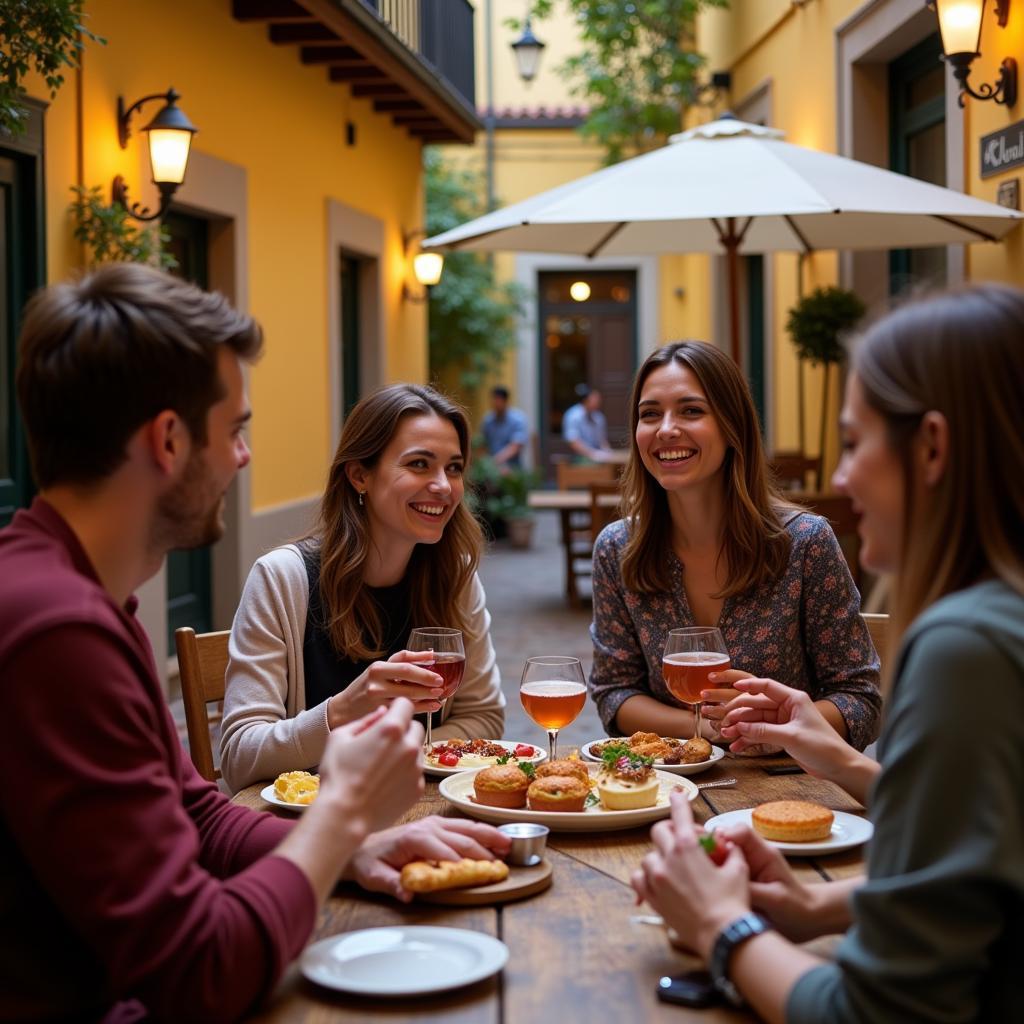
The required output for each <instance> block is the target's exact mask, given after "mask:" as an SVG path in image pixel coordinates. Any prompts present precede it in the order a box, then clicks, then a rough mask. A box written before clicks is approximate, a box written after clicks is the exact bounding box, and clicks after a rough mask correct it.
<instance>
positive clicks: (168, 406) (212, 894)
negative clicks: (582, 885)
mask: <svg viewBox="0 0 1024 1024" xmlns="http://www.w3.org/2000/svg"><path fill="white" fill-rule="evenodd" d="M260 346H261V333H260V330H259V327H258V326H257V325H256V324H255V323H254V322H253V321H252V320H251V319H250V318H249V317H247V316H244V315H242V314H240V313H238V312H236V311H235V310H233V309H232V308H231V307H230V305H229V304H228V303H227V301H226V300H225V299H224V298H223V297H222V296H219V295H210V294H207V293H204V292H202V291H200V290H199V289H197V288H194V287H193V286H191V285H187V284H184V283H183V282H180V281H177V280H175V279H174V278H171V277H169V276H168V275H166V274H162V273H160V272H158V271H155V270H151V269H148V268H144V267H139V266H134V265H130V264H129V265H125V264H116V265H111V266H108V267H104V268H102V269H100V270H98V271H96V272H94V273H92V274H90V275H89V276H87V277H85V278H83V279H82V280H81V281H80V282H78V283H75V284H63V285H57V286H54V287H52V288H50V289H48V290H47V291H45V292H43V293H41V294H40V295H38V296H36V297H35V298H34V299H33V300H32V302H31V303H30V304H29V307H28V309H27V311H26V316H25V322H24V327H23V330H22V336H21V341H20V350H19V367H18V381H17V383H18V396H19V402H20V405H21V409H22V413H23V416H24V419H25V423H26V427H27V433H28V439H29V448H30V454H31V458H32V465H33V472H34V474H35V477H36V481H37V483H38V485H39V488H40V493H39V497H38V498H36V500H35V501H34V502H33V504H32V507H31V508H30V509H28V510H26V511H22V512H19V513H18V514H17V515H16V516H15V518H14V521H13V522H12V524H11V525H10V526H9V527H8V528H7V529H5V530H3V531H0V702H2V704H0V706H2V712H0V1019H3V1020H19V1021H21V1020H25V1021H27V1020H58V1019H59V1020H67V1019H71V1018H74V1019H76V1020H104V1021H119V1022H120V1021H134V1020H141V1019H144V1018H146V1017H150V1018H153V1019H161V1020H174V1021H185V1020H187V1021H205V1020H210V1021H230V1020H233V1019H235V1018H237V1017H239V1016H241V1015H242V1014H244V1013H245V1012H246V1011H247V1010H250V1009H251V1008H253V1007H254V1005H255V1004H256V1003H257V1002H258V1001H259V1000H260V998H261V997H263V996H264V995H265V994H266V993H267V992H268V991H269V990H270V989H271V988H272V987H273V985H274V984H275V982H276V981H277V979H278V978H279V977H280V974H281V972H282V970H283V969H284V967H285V966H286V965H287V963H288V962H289V961H290V960H291V959H292V958H294V957H295V956H296V955H297V954H298V952H299V951H300V950H301V949H302V947H303V945H304V944H305V942H306V940H307V939H308V937H309V935H310V932H311V931H312V928H313V925H314V921H315V917H316V912H317V907H318V906H319V904H320V903H321V902H322V901H323V900H324V899H325V898H326V897H327V895H328V894H329V893H330V891H331V890H332V888H333V887H334V885H335V883H336V882H337V881H338V879H339V878H340V877H343V876H344V877H349V878H353V879H355V880H356V881H358V882H360V883H361V884H363V885H364V886H366V887H367V888H372V889H377V890H381V891H387V892H391V893H393V894H394V895H396V896H398V897H399V898H407V897H408V894H407V893H404V892H403V891H402V889H401V886H400V884H399V881H398V874H397V870H396V869H397V868H398V867H400V866H401V865H402V864H403V863H405V862H406V861H408V860H411V859H414V858H417V857H433V858H457V857H461V856H472V857H490V856H493V852H492V851H498V852H501V851H503V850H504V849H506V848H507V841H506V840H505V839H504V837H503V836H501V835H500V834H499V833H498V832H497V831H496V830H494V829H491V828H490V827H488V826H485V825H480V824H477V823H471V822H458V821H454V820H452V821H442V820H441V819H437V818H434V819H426V820H425V821H423V822H417V823H416V824H415V825H409V826H404V827H398V828H391V829H386V830H385V831H379V830H381V829H383V828H384V826H387V825H389V824H390V823H391V822H392V821H394V820H395V819H396V818H397V817H398V816H399V815H400V814H401V813H402V812H403V811H405V810H406V809H407V808H408V807H409V806H410V805H411V804H412V803H413V802H414V801H415V800H416V798H417V796H418V795H419V793H420V792H421V791H422V786H423V781H422V774H421V770H420V767H419V764H418V757H419V750H420V744H421V730H420V727H419V726H418V725H417V724H415V723H414V722H413V721H412V717H411V705H410V704H409V702H408V701H405V700H396V701H395V702H394V703H393V704H391V706H390V707H389V708H387V709H383V708H382V709H379V710H378V711H377V712H376V713H374V714H372V715H369V716H367V717H366V718H364V719H362V720H361V721H359V722H356V723H353V724H352V725H351V726H348V727H344V728H341V729H338V730H335V732H334V733H333V734H332V736H331V740H330V742H329V744H328V746H327V750H326V752H325V754H324V759H323V762H322V763H321V766H320V771H321V788H320V794H319V796H318V797H317V800H316V801H315V802H314V803H313V804H312V805H311V806H310V807H309V808H308V810H306V812H305V813H304V814H303V815H302V817H301V819H300V820H299V821H298V823H296V824H294V825H293V824H292V823H291V822H284V821H281V820H278V819H276V818H273V817H271V816H269V815H266V814H257V813H254V812H252V811H248V810H246V809H244V808H241V807H236V806H234V805H232V804H231V803H230V802H229V801H228V800H227V799H226V798H225V797H224V796H223V795H222V794H221V793H220V792H219V791H218V790H217V789H216V787H214V786H212V785H210V784H209V783H206V782H204V781H203V780H202V779H201V778H200V777H199V776H198V775H197V773H196V771H195V769H194V768H193V766H192V763H191V761H190V760H189V759H188V757H187V755H185V753H184V752H183V750H182V748H181V745H180V743H179V741H178V738H177V733H176V730H175V726H174V723H173V721H172V719H171V717H170V714H169V713H168V710H167V706H166V703H165V700H164V697H163V694H162V691H161V687H160V682H159V675H158V672H157V668H156V665H155V663H154V660H153V654H152V650H151V648H150V645H149V642H148V640H147V638H146V635H145V633H144V632H143V630H142V628H141V626H140V625H139V623H138V622H137V621H136V619H135V615H134V612H135V606H136V601H135V598H134V597H133V596H132V592H133V591H134V590H135V589H136V588H137V587H139V586H140V585H141V584H142V583H143V582H144V581H145V580H147V579H148V578H150V577H151V576H153V575H154V574H155V573H156V572H157V571H158V570H159V568H160V566H161V564H162V562H163V559H164V556H165V555H166V553H167V552H168V551H169V550H171V549H172V548H181V547H192V546H197V545H202V544H208V543H211V542H213V541H214V540H216V539H217V538H218V537H219V536H220V535H221V533H222V532H223V528H224V526H223V505H224V494H225V492H226V490H227V488H228V486H229V484H230V483H231V480H232V479H233V478H234V476H235V473H236V472H237V471H238V470H239V469H241V468H242V467H243V466H245V465H246V463H247V462H248V461H249V451H248V448H247V447H246V443H245V440H244V437H243V434H242V430H243V427H244V425H245V423H246V422H247V420H248V419H249V416H250V411H249V406H248V401H247V399H246V394H245V386H244V379H243V374H242V363H243V362H245V361H251V360H252V359H254V358H255V357H256V355H257V354H258V352H259V349H260Z"/></svg>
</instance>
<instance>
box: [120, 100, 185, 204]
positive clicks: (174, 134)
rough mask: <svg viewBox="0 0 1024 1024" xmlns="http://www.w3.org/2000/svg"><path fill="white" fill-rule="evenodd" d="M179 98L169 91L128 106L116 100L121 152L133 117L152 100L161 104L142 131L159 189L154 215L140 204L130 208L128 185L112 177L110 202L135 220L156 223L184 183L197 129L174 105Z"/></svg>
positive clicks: (121, 179) (155, 181)
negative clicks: (147, 142)
mask: <svg viewBox="0 0 1024 1024" xmlns="http://www.w3.org/2000/svg"><path fill="white" fill-rule="evenodd" d="M179 99H181V97H180V96H179V95H178V93H176V92H175V91H174V90H173V89H168V90H167V92H165V93H161V92H157V93H153V94H152V95H151V96H143V97H142V99H141V100H136V101H135V102H134V103H133V104H132V105H131V106H130V107H125V105H124V99H123V98H122V97H120V96H118V98H117V138H118V142H120V144H121V148H122V149H127V147H128V139H129V137H130V136H131V119H132V114H134V113H135V112H136V111H137V110H139V109H140V108H141V107H142V105H143V104H144V103H149V102H150V101H151V100H163V101H164V105H163V106H162V107H161V108H160V109H159V110H158V111H157V113H156V116H155V117H154V118H153V120H152V121H150V122H149V124H147V125H146V127H145V128H143V129H142V131H144V132H145V133H146V134H147V138H148V140H149V164H150V168H151V169H152V172H153V184H154V185H156V187H157V188H158V189H159V190H160V206H159V208H158V209H157V211H156V213H150V211H149V207H148V206H141V205H140V204H139V203H133V204H132V205H131V206H129V200H128V185H127V184H126V182H125V180H124V178H123V177H122V176H121V175H120V174H119V175H118V176H117V177H116V178H114V183H113V186H112V187H111V190H110V192H111V198H112V199H113V201H114V202H115V203H120V204H121V206H123V207H124V208H125V209H126V210H127V211H128V213H129V214H130V215H131V216H132V217H134V218H135V219H136V220H143V221H147V220H159V219H160V218H161V217H162V216H163V215H164V214H165V213H166V212H167V207H168V206H170V203H171V199H172V198H173V196H174V193H175V192H177V190H178V186H179V185H180V184H181V183H182V182H183V181H184V180H185V170H186V168H187V167H188V155H189V149H190V148H191V145H192V136H193V135H195V133H196V132H197V131H198V129H197V128H196V127H195V125H194V124H192V122H191V121H190V120H189V119H188V116H187V115H186V114H185V112H184V111H183V110H182V109H181V108H180V107H179V106H178V105H177V103H178V100H179Z"/></svg>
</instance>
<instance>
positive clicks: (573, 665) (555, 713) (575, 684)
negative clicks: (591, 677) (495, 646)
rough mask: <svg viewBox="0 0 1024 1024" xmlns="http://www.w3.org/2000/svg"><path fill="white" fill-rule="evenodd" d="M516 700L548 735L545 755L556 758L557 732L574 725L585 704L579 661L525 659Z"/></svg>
mask: <svg viewBox="0 0 1024 1024" xmlns="http://www.w3.org/2000/svg"><path fill="white" fill-rule="evenodd" d="M519 699H520V700H521V701H522V702H523V707H524V708H525V710H526V713H527V714H528V715H529V716H530V717H531V718H532V719H533V720H534V721H535V722H536V723H537V724H538V725H539V726H540V727H541V728H542V729H546V730H547V734H548V754H549V756H550V758H551V760H552V761H554V760H555V758H556V756H557V746H556V741H557V739H558V730H559V729H564V728H565V726H567V725H570V724H571V723H572V722H575V721H576V716H577V715H579V713H580V712H581V711H582V710H583V705H584V704H586V702H587V686H586V683H585V682H584V681H583V666H582V665H581V664H580V659H579V658H563V657H559V656H555V655H552V656H549V657H542V658H527V659H526V667H525V668H524V669H523V679H522V682H521V683H520V684H519Z"/></svg>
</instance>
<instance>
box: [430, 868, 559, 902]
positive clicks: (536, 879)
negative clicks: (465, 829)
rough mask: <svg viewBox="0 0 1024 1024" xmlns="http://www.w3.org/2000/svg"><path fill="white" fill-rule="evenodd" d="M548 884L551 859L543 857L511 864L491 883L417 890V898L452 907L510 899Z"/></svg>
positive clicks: (530, 892) (517, 897) (523, 895)
mask: <svg viewBox="0 0 1024 1024" xmlns="http://www.w3.org/2000/svg"><path fill="white" fill-rule="evenodd" d="M550 884H551V862H550V861H547V860H542V861H541V862H540V863H539V864H534V865H532V866H531V867H528V868H517V867H514V868H511V869H510V870H509V875H508V878H506V879H505V880H504V881H502V882H492V883H491V884H490V885H472V886H469V887H468V888H466V889H440V890H438V891H437V892H419V893H417V894H416V899H418V900H422V901H423V902H424V903H443V904H446V905H448V906H454V907H479V906H483V905H485V904H494V903H510V902H511V901H513V900H522V899H525V898H526V897H527V896H533V895H534V894H535V893H538V892H543V890H545V889H546V888H547V887H548V886H549V885H550Z"/></svg>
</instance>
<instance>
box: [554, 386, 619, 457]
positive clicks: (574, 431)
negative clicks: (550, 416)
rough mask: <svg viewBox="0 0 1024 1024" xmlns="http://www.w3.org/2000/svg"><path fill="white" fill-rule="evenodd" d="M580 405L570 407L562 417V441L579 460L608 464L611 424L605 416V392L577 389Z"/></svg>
mask: <svg viewBox="0 0 1024 1024" xmlns="http://www.w3.org/2000/svg"><path fill="white" fill-rule="evenodd" d="M576 395H577V397H578V398H579V401H578V402H577V403H576V404H575V405H571V406H569V408H568V409H566V410H565V415H564V416H563V417H562V437H563V438H564V439H565V440H566V441H567V442H568V443H569V447H570V448H571V449H572V450H573V453H574V454H575V455H576V456H578V458H580V459H583V460H586V461H587V462H607V461H608V453H609V452H610V451H611V445H610V444H609V443H608V421H607V420H606V419H605V418H604V413H603V412H601V392H600V391H597V390H596V389H594V388H592V387H590V386H589V385H587V384H577V385H576Z"/></svg>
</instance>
